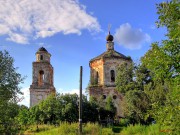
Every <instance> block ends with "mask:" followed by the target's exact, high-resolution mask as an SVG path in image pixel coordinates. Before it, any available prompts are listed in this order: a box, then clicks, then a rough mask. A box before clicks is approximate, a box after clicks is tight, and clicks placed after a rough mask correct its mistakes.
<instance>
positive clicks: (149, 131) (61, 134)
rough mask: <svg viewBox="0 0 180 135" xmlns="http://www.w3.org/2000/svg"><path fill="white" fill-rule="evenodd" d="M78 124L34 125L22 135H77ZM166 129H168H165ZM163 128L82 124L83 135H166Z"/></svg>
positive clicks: (156, 126) (154, 126) (157, 126)
mask: <svg viewBox="0 0 180 135" xmlns="http://www.w3.org/2000/svg"><path fill="white" fill-rule="evenodd" d="M78 126H79V125H78V123H71V124H69V123H66V122H63V123H60V125H59V126H52V125H38V129H37V126H36V125H32V126H30V127H29V128H28V129H27V130H26V131H25V132H24V133H23V134H25V135H27V134H28V135H29V134H34V135H78ZM167 129H168V128H167ZM167 129H165V128H163V129H160V126H159V125H158V124H154V125H150V126H144V125H140V124H137V125H135V126H133V125H129V126H127V127H125V126H112V127H102V126H101V125H99V124H97V123H87V124H83V135H166V134H168V133H170V132H169V130H167Z"/></svg>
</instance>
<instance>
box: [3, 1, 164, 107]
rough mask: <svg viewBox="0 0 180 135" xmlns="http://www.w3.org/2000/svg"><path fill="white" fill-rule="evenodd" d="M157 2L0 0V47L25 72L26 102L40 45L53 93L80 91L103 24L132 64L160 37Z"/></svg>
mask: <svg viewBox="0 0 180 135" xmlns="http://www.w3.org/2000/svg"><path fill="white" fill-rule="evenodd" d="M160 2H163V1H162V0H146V1H145V0H126V1H125V0H113V1H112V0H106V1H105V0H97V1H93V0H79V1H77V0H51V1H50V0H4V1H0V50H4V49H5V50H8V51H9V53H10V55H11V56H12V57H13V58H14V59H15V67H19V68H18V72H19V73H21V74H22V75H23V76H27V77H26V79H25V80H24V84H22V85H21V87H22V91H23V92H24V94H25V95H24V97H25V99H24V100H22V102H21V104H25V105H27V106H28V104H29V96H28V95H29V93H28V89H29V86H30V85H31V83H32V62H33V61H35V53H36V51H37V50H38V48H40V47H41V46H43V47H45V48H46V49H47V50H48V51H49V53H51V55H52V57H51V64H52V66H53V67H54V86H55V87H56V90H57V92H60V93H65V92H66V93H68V92H69V93H74V92H77V91H78V89H79V68H80V66H83V89H84V90H85V88H86V87H87V86H88V83H89V79H90V69H89V60H90V59H92V58H94V57H96V56H97V55H99V54H101V53H103V52H104V51H106V46H105V44H106V40H105V37H106V35H107V33H108V25H109V24H111V29H110V31H111V34H112V35H114V38H115V40H114V42H115V50H116V51H118V52H120V53H123V54H124V55H126V56H131V57H132V58H133V60H134V62H138V60H139V59H140V57H141V56H143V55H144V54H145V53H146V51H147V50H148V49H149V48H150V45H151V43H152V42H155V41H161V40H162V39H164V38H165V36H164V34H165V33H166V30H165V29H164V28H159V29H157V28H156V26H155V21H157V19H158V15H157V14H156V3H160Z"/></svg>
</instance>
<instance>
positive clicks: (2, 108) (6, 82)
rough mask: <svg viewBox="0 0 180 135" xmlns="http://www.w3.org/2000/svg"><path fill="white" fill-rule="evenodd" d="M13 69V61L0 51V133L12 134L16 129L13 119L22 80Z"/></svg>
mask: <svg viewBox="0 0 180 135" xmlns="http://www.w3.org/2000/svg"><path fill="white" fill-rule="evenodd" d="M16 69H17V68H15V67H14V59H13V58H12V57H11V56H10V55H9V53H8V52H7V51H0V132H1V133H6V134H8V133H12V132H16V130H17V128H15V127H14V125H16V123H15V121H14V118H15V117H16V115H17V114H18V111H19V106H18V105H17V102H18V96H17V95H18V94H21V92H20V87H19V84H20V83H22V81H23V78H22V77H21V75H20V74H19V73H17V71H16Z"/></svg>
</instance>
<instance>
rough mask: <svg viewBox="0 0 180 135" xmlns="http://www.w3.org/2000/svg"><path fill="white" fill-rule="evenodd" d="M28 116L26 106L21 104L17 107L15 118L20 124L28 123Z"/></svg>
mask: <svg viewBox="0 0 180 135" xmlns="http://www.w3.org/2000/svg"><path fill="white" fill-rule="evenodd" d="M29 116H30V112H29V109H28V108H27V107H26V106H23V105H22V106H21V107H20V109H19V113H18V115H17V116H16V120H17V122H18V123H19V124H20V125H24V126H26V125H28V124H29Z"/></svg>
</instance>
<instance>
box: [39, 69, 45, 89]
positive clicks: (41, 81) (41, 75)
mask: <svg viewBox="0 0 180 135" xmlns="http://www.w3.org/2000/svg"><path fill="white" fill-rule="evenodd" d="M38 79H39V80H38V84H39V86H42V85H43V82H44V71H42V70H41V71H39V78H38Z"/></svg>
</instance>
